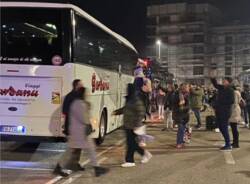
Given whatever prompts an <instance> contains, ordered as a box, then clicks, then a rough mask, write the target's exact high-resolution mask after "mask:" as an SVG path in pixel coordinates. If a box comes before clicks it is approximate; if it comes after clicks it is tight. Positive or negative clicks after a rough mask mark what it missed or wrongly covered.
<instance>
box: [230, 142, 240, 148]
mask: <svg viewBox="0 0 250 184" xmlns="http://www.w3.org/2000/svg"><path fill="white" fill-rule="evenodd" d="M231 146H232V148H234V149H237V148H240V146H239V144H234V143H233V144H231Z"/></svg>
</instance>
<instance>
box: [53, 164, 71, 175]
mask: <svg viewBox="0 0 250 184" xmlns="http://www.w3.org/2000/svg"><path fill="white" fill-rule="evenodd" d="M53 174H55V175H60V176H62V177H68V176H69V174H68V173H66V172H63V170H62V167H61V166H60V165H59V164H57V165H56V167H55V169H54V171H53Z"/></svg>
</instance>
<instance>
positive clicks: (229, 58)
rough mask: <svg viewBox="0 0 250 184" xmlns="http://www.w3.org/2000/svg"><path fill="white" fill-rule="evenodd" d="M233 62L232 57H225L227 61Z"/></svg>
mask: <svg viewBox="0 0 250 184" xmlns="http://www.w3.org/2000/svg"><path fill="white" fill-rule="evenodd" d="M232 60H233V57H232V56H227V55H226V56H225V61H232Z"/></svg>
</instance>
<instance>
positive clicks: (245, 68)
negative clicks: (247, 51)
mask: <svg viewBox="0 0 250 184" xmlns="http://www.w3.org/2000/svg"><path fill="white" fill-rule="evenodd" d="M249 69H250V66H243V67H242V70H243V71H246V70H249Z"/></svg>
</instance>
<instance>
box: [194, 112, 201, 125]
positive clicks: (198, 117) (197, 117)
mask: <svg viewBox="0 0 250 184" xmlns="http://www.w3.org/2000/svg"><path fill="white" fill-rule="evenodd" d="M192 110H193V112H194V115H195V118H196V120H197V125H198V126H200V125H201V113H200V109H197V108H194V109H192Z"/></svg>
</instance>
